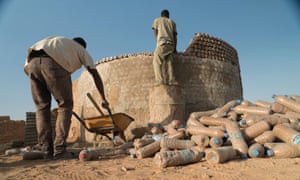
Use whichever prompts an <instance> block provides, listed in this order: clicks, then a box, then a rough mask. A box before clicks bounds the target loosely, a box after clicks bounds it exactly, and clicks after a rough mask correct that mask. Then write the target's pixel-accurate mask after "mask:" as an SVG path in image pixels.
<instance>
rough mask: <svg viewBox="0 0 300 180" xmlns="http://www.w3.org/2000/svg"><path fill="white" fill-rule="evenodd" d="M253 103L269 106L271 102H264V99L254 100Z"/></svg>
mask: <svg viewBox="0 0 300 180" xmlns="http://www.w3.org/2000/svg"><path fill="white" fill-rule="evenodd" d="M255 105H257V106H261V107H266V108H271V105H272V103H270V102H266V101H263V100H256V101H255Z"/></svg>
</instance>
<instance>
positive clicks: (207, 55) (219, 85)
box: [74, 33, 242, 135]
mask: <svg viewBox="0 0 300 180" xmlns="http://www.w3.org/2000/svg"><path fill="white" fill-rule="evenodd" d="M152 59H153V54H152V53H136V54H129V55H121V56H115V57H110V58H105V59H102V60H101V61H99V62H98V63H97V70H98V72H99V73H100V75H101V77H102V79H103V83H104V87H105V94H106V96H107V99H108V101H109V103H110V107H111V109H112V112H113V113H117V112H123V113H126V114H128V115H129V116H131V117H133V118H134V119H135V121H134V123H131V125H130V126H129V128H128V130H127V131H126V132H125V133H126V134H127V135H128V134H139V133H141V132H144V130H145V129H143V127H145V126H146V125H147V122H148V121H149V116H150V112H149V94H150V90H151V87H153V85H154V72H153V67H152ZM174 74H175V78H176V79H177V81H178V82H179V84H180V86H182V87H183V91H184V96H185V97H184V99H185V108H186V109H185V119H184V120H183V121H185V120H187V118H188V116H189V114H190V113H191V112H195V111H205V110H210V109H214V108H216V107H219V106H222V105H224V104H225V103H226V102H227V101H229V100H232V99H241V98H242V82H241V77H240V66H239V61H238V55H237V52H236V50H235V49H234V48H233V47H232V46H230V45H229V44H228V43H226V42H225V41H223V40H221V39H218V38H215V37H212V36H209V35H207V34H201V33H196V35H195V37H194V38H193V39H192V41H191V43H190V44H189V46H188V48H187V49H186V50H185V51H184V52H182V53H177V54H176V55H175V59H174ZM74 88H76V90H74V92H76V93H74V96H75V97H76V98H75V102H74V103H75V107H74V111H76V112H77V113H78V114H80V115H81V116H82V117H85V118H87V117H92V116H99V115H100V114H99V112H97V110H96V108H95V107H94V106H93V104H92V103H91V102H90V100H89V99H88V97H87V96H86V93H88V92H89V93H91V94H92V96H93V97H94V99H95V100H96V101H97V102H98V103H99V105H100V104H101V102H100V100H101V98H100V96H99V93H98V92H97V90H96V87H95V85H94V82H93V80H92V77H91V76H90V75H89V73H88V72H87V71H84V72H83V73H82V74H81V76H80V77H79V79H78V80H77V85H76V86H75V87H74ZM103 112H104V113H106V111H105V109H103Z"/></svg>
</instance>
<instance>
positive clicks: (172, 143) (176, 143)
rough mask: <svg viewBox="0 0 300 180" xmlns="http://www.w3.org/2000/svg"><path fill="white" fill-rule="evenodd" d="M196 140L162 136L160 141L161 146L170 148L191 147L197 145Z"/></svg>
mask: <svg viewBox="0 0 300 180" xmlns="http://www.w3.org/2000/svg"><path fill="white" fill-rule="evenodd" d="M195 145H196V144H195V142H194V141H191V140H179V139H173V138H162V139H161V141H160V147H161V148H168V149H190V148H191V147H193V146H195Z"/></svg>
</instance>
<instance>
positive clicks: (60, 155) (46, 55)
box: [24, 36, 109, 159]
mask: <svg viewBox="0 0 300 180" xmlns="http://www.w3.org/2000/svg"><path fill="white" fill-rule="evenodd" d="M85 48H86V42H85V41H84V39H83V38H80V37H77V38H74V39H68V38H65V37H60V36H55V37H48V38H45V39H43V40H41V41H39V42H37V43H35V44H34V45H33V46H32V47H30V48H29V49H28V56H27V58H26V62H25V66H24V71H25V73H26V74H27V75H28V76H29V78H30V84H31V92H32V98H33V101H34V103H35V107H36V127H37V134H38V145H39V146H40V147H41V150H42V151H43V152H44V153H45V157H44V158H45V159H50V158H52V157H53V156H54V158H55V159H68V158H71V154H70V153H69V152H67V151H66V146H67V143H66V139H67V137H68V134H69V129H70V124H71V116H72V112H73V94H72V81H71V74H72V73H73V72H75V71H76V70H77V69H79V68H80V67H81V66H82V65H84V66H85V67H86V69H87V70H88V72H89V73H90V74H91V75H92V77H93V79H94V82H95V85H96V88H97V89H98V91H99V93H100V95H101V97H102V106H103V107H104V108H108V107H109V104H108V102H107V100H106V98H105V94H104V88H103V82H102V79H101V77H100V75H99V74H98V72H97V69H96V67H95V65H94V62H93V59H92V58H91V56H90V55H89V53H88V52H87V51H86V50H85ZM51 95H53V97H54V98H55V100H56V102H57V105H58V109H57V119H56V130H55V138H54V140H53V139H52V128H51Z"/></svg>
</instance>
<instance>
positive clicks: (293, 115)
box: [285, 111, 300, 119]
mask: <svg viewBox="0 0 300 180" xmlns="http://www.w3.org/2000/svg"><path fill="white" fill-rule="evenodd" d="M285 114H286V115H287V116H289V117H295V118H297V119H300V113H297V112H293V111H287V112H286V113H285Z"/></svg>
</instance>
